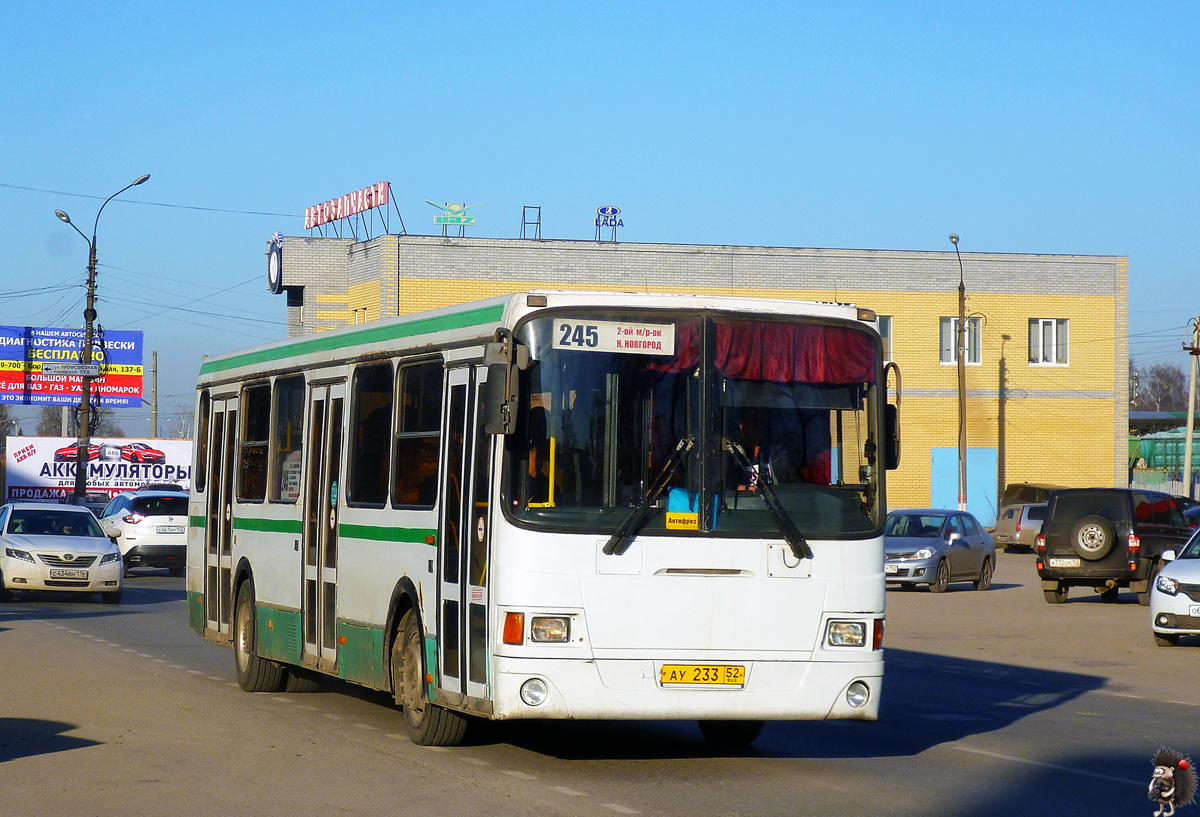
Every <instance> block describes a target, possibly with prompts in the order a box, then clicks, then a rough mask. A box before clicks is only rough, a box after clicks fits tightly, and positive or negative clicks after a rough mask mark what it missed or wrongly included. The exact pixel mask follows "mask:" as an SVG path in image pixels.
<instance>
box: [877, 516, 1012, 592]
mask: <svg viewBox="0 0 1200 817" xmlns="http://www.w3.org/2000/svg"><path fill="white" fill-rule="evenodd" d="M883 550H884V556H883V558H884V562H883V572H884V578H886V579H887V581H888V582H896V583H899V584H901V585H909V586H911V585H918V584H925V585H928V586H929V590H930V592H932V593H942V592H944V591H945V590H946V588H947V587H948V586H949V585H950V584H951V583H952V582H960V581H969V582H971V583H972V584H974V585H975V589H976V590H987V589H988V588H989V587H991V585H992V573H993V571H994V570H995V568H996V546H995V543H993V541H992V537H991V536H990V535H989V534H988V533H987V531H985V530H984V529H983V526H982V525H980V524H979V520H978V519H976V518H975V517H974V516H972V515H971V514H969V513H967V512H965V511H948V510H937V509H933V508H911V509H906V510H898V511H892V512H891V513H889V514H888V517H887V523H886V525H885V527H884V529H883Z"/></svg>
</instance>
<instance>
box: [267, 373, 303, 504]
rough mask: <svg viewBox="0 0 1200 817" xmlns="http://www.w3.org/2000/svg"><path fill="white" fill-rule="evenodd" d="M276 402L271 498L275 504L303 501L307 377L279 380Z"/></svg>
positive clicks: (273, 427) (273, 426) (276, 383)
mask: <svg viewBox="0 0 1200 817" xmlns="http://www.w3.org/2000/svg"><path fill="white" fill-rule="evenodd" d="M274 403H275V405H274V408H273V411H274V420H273V422H272V429H271V433H272V435H273V438H272V442H271V452H272V454H271V497H270V499H271V501H272V502H295V501H296V500H297V499H299V498H300V473H301V470H300V469H301V467H302V465H301V458H302V456H303V453H304V450H303V443H304V431H303V424H304V375H293V376H291V377H281V378H279V379H278V380H276V381H275V394H274Z"/></svg>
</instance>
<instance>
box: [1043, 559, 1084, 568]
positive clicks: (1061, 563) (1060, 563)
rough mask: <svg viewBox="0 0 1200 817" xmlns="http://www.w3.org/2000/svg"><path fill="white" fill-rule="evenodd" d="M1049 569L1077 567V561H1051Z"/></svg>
mask: <svg viewBox="0 0 1200 817" xmlns="http://www.w3.org/2000/svg"><path fill="white" fill-rule="evenodd" d="M1050 566H1051V567H1079V560H1078V559H1051V560H1050Z"/></svg>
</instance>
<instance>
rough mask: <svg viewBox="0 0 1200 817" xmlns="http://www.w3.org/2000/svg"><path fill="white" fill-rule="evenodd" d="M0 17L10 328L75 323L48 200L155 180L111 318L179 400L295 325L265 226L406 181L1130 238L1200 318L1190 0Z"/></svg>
mask: <svg viewBox="0 0 1200 817" xmlns="http://www.w3.org/2000/svg"><path fill="white" fill-rule="evenodd" d="M0 35H2V37H3V41H4V42H5V45H6V52H7V53H6V57H5V74H6V77H5V82H4V83H3V86H2V88H0V100H2V101H3V106H2V108H0V109H2V110H3V111H4V122H5V127H3V128H0V156H3V159H2V160H0V207H3V210H4V212H5V215H6V217H5V218H4V219H2V220H0V323H5V324H17V325H26V324H29V325H34V326H70V325H74V326H78V325H80V324H81V322H82V310H83V298H84V286H83V285H84V280H85V268H86V264H87V247H86V245H85V243H84V241H83V240H81V239H80V237H79V236H78V235H77V234H75V232H74V231H73V230H71V229H70V227H68V226H66V225H64V224H62V223H61V222H59V221H58V220H57V219H56V218H55V217H54V210H55V209H56V208H57V209H62V210H65V211H66V212H68V213H69V214H70V215H71V217H72V219H73V221H75V222H76V223H77V224H79V225H80V226H81V229H83V231H84V232H85V233H88V234H89V235H90V233H91V226H92V223H93V219H94V218H95V215H96V210H97V208H98V207H99V205H100V203H101V202H102V201H103V200H104V198H106V197H107V196H108V195H109V194H110V193H113V192H115V191H116V190H119V189H120V188H121V187H123V186H124V185H126V184H128V183H129V182H130V181H132V180H133V179H134V178H136V177H137V176H138V175H140V174H142V173H150V174H151V176H152V178H151V179H150V181H149V182H147V183H146V184H145V185H143V186H141V187H137V188H134V189H133V190H130V191H128V192H127V193H125V194H124V195H123V196H122V197H121V198H120V199H117V200H115V201H114V202H112V203H111V204H109V205H108V207H107V208H106V209H105V210H104V213H103V215H102V217H101V219H100V223H99V231H98V250H99V252H98V255H99V261H100V268H99V275H98V281H99V287H98V296H99V298H100V301H99V305H98V312H99V322H100V323H101V324H102V325H104V326H105V327H107V328H110V329H138V330H141V331H143V332H144V333H145V336H146V349H147V355H146V357H147V360H146V363H147V366H148V365H149V350H157V351H158V353H159V368H160V381H159V395H160V424H161V423H162V422H163V421H164V419H165V418H166V417H168V416H169V415H170V414H172V413H173V412H174V411H175V410H176V409H175V407H176V406H183V407H185V410H186V409H190V406H191V402H192V393H191V389H192V387H193V385H194V382H195V374H196V371H197V368H198V366H199V363H200V359H201V355H203V354H216V353H220V352H225V351H229V350H231V349H237V348H242V347H245V346H251V345H256V344H258V343H263V342H267V341H269V340H273V339H276V338H278V337H281V336H282V334H283V331H284V304H283V299H282V298H278V297H272V296H270V295H269V294H268V293H267V292H266V289H265V287H264V284H263V270H264V257H263V251H264V249H265V242H266V241H267V239H268V238H269V237H270V235H271V233H273V232H275V231H277V230H278V231H280V232H283V233H284V234H285V235H300V234H303V233H304V230H303V219H302V214H303V212H304V207H305V206H307V205H311V204H316V203H318V202H320V201H324V200H326V199H328V198H332V197H334V196H337V195H340V194H343V193H348V192H350V191H351V190H356V189H358V188H360V187H364V186H366V185H368V184H371V183H373V182H376V181H382V180H387V181H390V182H391V184H392V195H393V198H394V200H395V201H396V203H397V205H398V206H399V208H400V212H401V214H402V216H403V218H404V223H405V225H406V227H407V229H408V231H409V232H410V233H433V232H435V231H436V228H435V227H434V225H433V216H434V215H436V211H434V210H433V209H432V208H431V207H429V206H428V205H427V204H425V203H424V201H425V200H426V199H432V200H440V201H464V202H468V203H474V202H477V201H483V202H486V203H485V204H484V205H483V206H481V207H479V208H477V209H476V210H475V211H473V213H474V214H475V215H476V217H477V223H478V227H477V228H476V229H475V230H474V231H473V232H472V233H471V234H472V235H477V236H497V237H516V236H517V235H518V233H519V229H520V220H521V208H522V206H523V205H526V204H536V205H540V206H541V208H542V224H543V226H542V235H543V237H545V238H591V237H592V236H593V235H594V229H595V228H594V226H593V224H592V219H593V217H594V210H595V208H596V207H597V206H599V205H601V204H613V205H617V206H619V207H621V209H622V217H623V219H624V222H625V227H624V228H623V229H622V230H621V231H620V233H619V238H620V239H621V240H623V241H635V242H681V243H693V242H694V243H715V244H748V245H779V246H800V247H848V248H887V249H905V250H907V249H912V250H949V249H951V247H950V245H949V243H948V241H947V235H948V234H949V233H950V232H956V233H958V234H959V235H960V236H961V237H962V241H961V244H960V248H961V249H962V250H963V251H964V252H970V251H985V252H1033V253H1076V254H1085V255H1127V256H1129V257H1130V290H1129V291H1130V303H1129V310H1130V332H1131V341H1130V349H1131V353H1132V355H1133V357H1134V360H1135V362H1136V363H1137V365H1139V366H1146V365H1150V364H1153V363H1174V364H1177V365H1180V366H1186V365H1187V362H1188V361H1187V356H1186V354H1184V353H1183V352H1182V351H1181V349H1180V346H1181V343H1182V341H1184V340H1185V339H1188V338H1189V337H1190V332H1189V330H1188V322H1189V320H1190V319H1191V318H1192V317H1195V316H1196V315H1200V299H1195V298H1193V297H1191V294H1192V292H1193V291H1194V288H1193V281H1195V279H1196V277H1197V271H1198V270H1197V267H1198V263H1197V258H1198V257H1200V233H1198V232H1197V229H1196V226H1197V214H1198V207H1197V203H1198V197H1200V192H1198V190H1200V178H1198V176H1200V174H1198V172H1197V170H1198V167H1197V166H1198V161H1200V159H1198V158H1197V157H1198V154H1200V144H1198V139H1197V133H1200V122H1198V121H1197V120H1198V111H1200V105H1198V103H1200V81H1198V80H1200V71H1198V68H1200V57H1198V56H1197V53H1198V50H1197V48H1196V43H1197V41H1200V5H1197V4H1192V3H1144V4H1128V3H1120V4H1118V3H1058V4H1045V3H992V4H956V3H846V2H838V3H832V2H831V3H812V4H800V3H795V4H792V3H788V4H777V3H761V4H754V5H749V4H746V5H745V6H742V5H740V4H706V3H687V4H682V3H619V2H610V3H592V4H571V3H545V4H542V3H520V4H491V3H463V2H459V3H453V2H442V3H437V4H419V5H417V4H402V3H343V4H314V3H303V2H299V3H287V4H281V3H257V4H228V3H222V2H217V3H209V4H201V5H198V6H195V7H192V8H189V9H186V10H175V8H174V6H172V5H171V4H167V5H163V4H161V3H122V2H114V3H105V4H63V3H49V4H20V5H18V6H16V7H14V8H12V9H8V10H6V13H5V15H4V18H3V20H0ZM393 226H395V225H393ZM967 286H968V290H969V288H970V269H969V261H968V266H967ZM33 287H51V288H52V289H51V290H50V291H48V292H45V293H40V294H36V295H33V294H31V295H18V294H17V293H19V292H21V291H24V290H26V289H29V288H33ZM146 393H147V396H148V395H149V382H147V384H146ZM148 418H149V410H148V409H146V410H145V411H140V412H138V411H133V410H128V411H122V412H120V417H119V419H120V421H121V422H122V424H123V425H124V426H125V428H126V430H127V431H129V432H130V433H145V432H146V430H147V429H148Z"/></svg>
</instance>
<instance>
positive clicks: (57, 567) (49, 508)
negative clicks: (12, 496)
mask: <svg viewBox="0 0 1200 817" xmlns="http://www.w3.org/2000/svg"><path fill="white" fill-rule="evenodd" d="M0 547H2V548H3V550H0V601H10V600H11V599H12V598H13V596H12V593H13V591H14V590H17V591H38V590H50V591H56V592H67V593H99V594H100V597H101V598H102V599H103V600H104V601H105V602H107V603H109V604H119V603H120V601H121V592H122V589H123V586H122V584H121V577H122V574H123V571H122V568H121V551H120V549H119V548H118V547H117V546H116V545H114V544H113V543H112V542H111V541H110V540H109V539H108V537H106V536H105V535H104V531H103V530H101V528H100V523H99V522H97V521H96V517H95V516H93V515H92V512H91V511H89V510H88V509H87V508H81V507H78V506H75V505H51V504H44V503H34V502H14V503H10V504H8V505H5V506H4V507H3V508H0Z"/></svg>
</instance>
